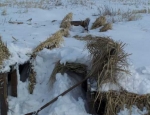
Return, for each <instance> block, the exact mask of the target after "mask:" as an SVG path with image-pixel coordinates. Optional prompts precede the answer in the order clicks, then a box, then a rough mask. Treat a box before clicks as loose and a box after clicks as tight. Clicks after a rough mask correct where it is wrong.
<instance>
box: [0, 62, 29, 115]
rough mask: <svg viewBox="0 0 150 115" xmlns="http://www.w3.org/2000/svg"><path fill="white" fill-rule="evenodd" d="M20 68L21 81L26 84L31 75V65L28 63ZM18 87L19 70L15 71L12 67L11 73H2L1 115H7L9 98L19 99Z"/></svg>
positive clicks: (0, 81)
mask: <svg viewBox="0 0 150 115" xmlns="http://www.w3.org/2000/svg"><path fill="white" fill-rule="evenodd" d="M19 66H20V69H19V73H20V81H22V82H25V81H26V79H27V78H28V75H29V69H30V63H28V62H27V63H25V64H23V65H19ZM25 77H26V78H25ZM17 85H18V77H17V70H16V69H14V66H11V71H10V72H7V73H0V115H7V111H8V102H7V96H8V95H10V96H13V97H17V93H18V92H17Z"/></svg>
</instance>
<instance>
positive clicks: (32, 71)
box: [28, 64, 36, 94]
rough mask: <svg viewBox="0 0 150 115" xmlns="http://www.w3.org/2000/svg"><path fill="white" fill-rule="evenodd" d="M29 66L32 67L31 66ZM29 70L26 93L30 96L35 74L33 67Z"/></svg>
mask: <svg viewBox="0 0 150 115" xmlns="http://www.w3.org/2000/svg"><path fill="white" fill-rule="evenodd" d="M31 66H33V65H32V64H31ZM30 69H31V71H30V75H29V84H28V91H29V93H30V94H32V93H33V91H34V87H35V85H36V72H35V71H34V70H33V67H30Z"/></svg>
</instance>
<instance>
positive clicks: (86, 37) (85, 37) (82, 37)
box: [73, 34, 94, 40]
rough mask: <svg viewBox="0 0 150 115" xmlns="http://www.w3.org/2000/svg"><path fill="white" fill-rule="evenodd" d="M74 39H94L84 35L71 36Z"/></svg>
mask: <svg viewBox="0 0 150 115" xmlns="http://www.w3.org/2000/svg"><path fill="white" fill-rule="evenodd" d="M73 37H74V38H76V39H77V40H92V39H94V37H93V36H92V35H90V34H89V35H86V36H78V35H75V36H73Z"/></svg>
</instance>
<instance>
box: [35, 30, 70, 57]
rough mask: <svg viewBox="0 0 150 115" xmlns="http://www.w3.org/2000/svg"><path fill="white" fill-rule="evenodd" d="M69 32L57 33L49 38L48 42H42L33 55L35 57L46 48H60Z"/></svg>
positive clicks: (60, 31)
mask: <svg viewBox="0 0 150 115" xmlns="http://www.w3.org/2000/svg"><path fill="white" fill-rule="evenodd" d="M67 34H68V33H67V30H64V29H63V30H59V31H57V32H56V33H54V34H53V35H52V36H51V37H49V38H48V39H47V40H46V41H44V42H42V43H41V44H40V45H38V46H37V47H36V48H35V49H34V50H33V55H35V54H36V53H37V52H39V51H41V50H42V49H44V48H47V49H53V48H57V47H60V45H61V44H62V42H63V41H64V39H63V37H62V36H63V35H65V36H66V35H67Z"/></svg>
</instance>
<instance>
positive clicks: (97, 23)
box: [91, 16, 106, 29]
mask: <svg viewBox="0 0 150 115" xmlns="http://www.w3.org/2000/svg"><path fill="white" fill-rule="evenodd" d="M105 23H106V17H105V16H100V17H98V18H97V19H96V20H95V22H94V23H93V25H92V27H91V29H96V28H98V27H101V26H103V25H104V24H105Z"/></svg>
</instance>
